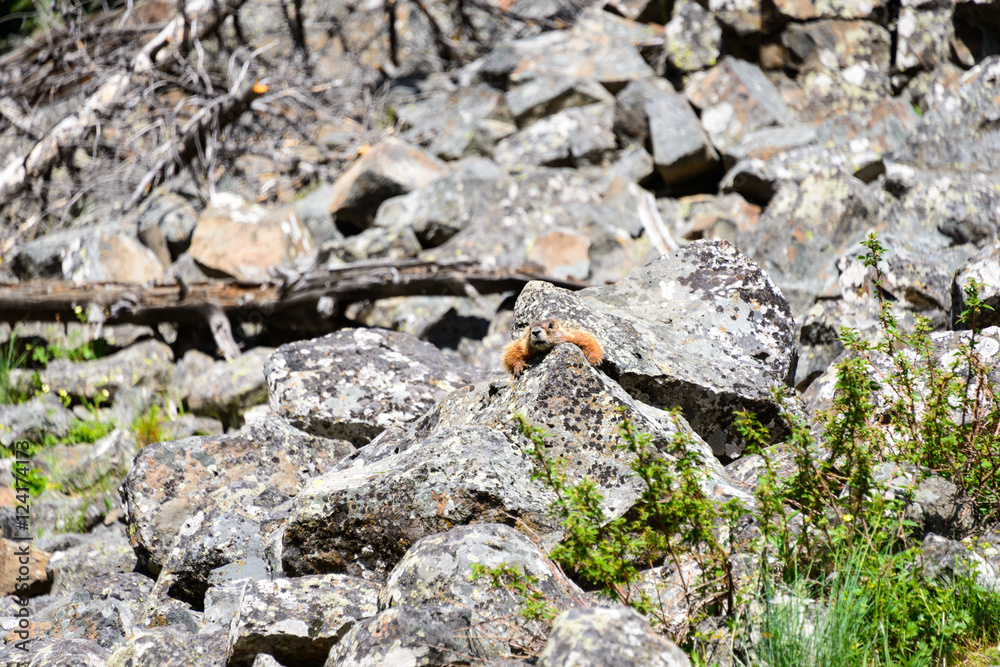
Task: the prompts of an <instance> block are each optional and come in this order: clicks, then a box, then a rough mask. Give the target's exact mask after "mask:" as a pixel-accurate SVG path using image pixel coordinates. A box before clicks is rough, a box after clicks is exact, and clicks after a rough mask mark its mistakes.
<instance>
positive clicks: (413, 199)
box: [374, 159, 516, 248]
mask: <svg viewBox="0 0 1000 667" xmlns="http://www.w3.org/2000/svg"><path fill="white" fill-rule="evenodd" d="M462 166H463V168H462V169H461V170H460V171H457V172H456V173H452V174H448V175H446V176H442V177H441V178H439V179H438V180H436V181H434V182H433V183H431V184H430V185H428V186H427V187H424V188H420V189H419V190H415V191H413V192H411V193H410V194H408V195H404V196H402V197H394V198H392V199H389V200H386V201H385V202H384V203H383V204H382V205H381V206H379V209H378V212H377V213H376V214H375V222H374V225H375V226H376V227H395V226H399V225H401V226H406V227H409V228H411V229H412V230H413V232H414V233H415V234H416V237H417V239H419V241H420V244H422V245H423V246H424V247H425V248H432V247H435V246H439V245H441V244H442V243H444V242H445V241H447V240H448V239H450V238H451V237H452V236H454V235H455V234H457V233H458V232H460V231H462V230H463V229H465V228H466V227H468V226H470V225H471V224H473V223H474V222H479V221H481V220H482V219H483V218H484V217H486V215H487V214H488V213H489V212H490V211H491V210H495V209H497V208H503V207H505V206H508V205H510V203H511V202H510V200H511V196H510V194H509V193H510V192H511V190H512V189H513V190H515V191H516V188H515V186H514V184H513V182H512V181H511V180H510V179H509V178H507V177H506V176H505V175H504V173H503V171H501V170H500V169H499V168H498V167H497V166H496V165H495V164H494V163H493V162H491V161H489V160H485V159H477V160H466V161H465V162H464V163H462Z"/></svg>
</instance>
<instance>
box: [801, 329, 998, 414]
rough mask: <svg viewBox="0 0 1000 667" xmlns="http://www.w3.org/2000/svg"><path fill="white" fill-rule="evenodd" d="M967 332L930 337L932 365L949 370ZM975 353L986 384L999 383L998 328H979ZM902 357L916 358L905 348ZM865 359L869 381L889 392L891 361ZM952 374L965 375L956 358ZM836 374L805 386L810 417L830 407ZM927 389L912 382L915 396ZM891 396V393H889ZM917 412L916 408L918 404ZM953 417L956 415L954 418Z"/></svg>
mask: <svg viewBox="0 0 1000 667" xmlns="http://www.w3.org/2000/svg"><path fill="white" fill-rule="evenodd" d="M970 336H971V334H970V332H968V331H940V332H936V333H931V334H930V342H931V346H932V350H931V358H932V359H934V360H935V362H936V363H940V364H942V365H943V366H944V367H946V368H947V367H949V364H951V363H952V362H954V361H956V358H957V357H958V354H959V348H960V346H961V345H963V344H965V345H968V342H969V340H970ZM976 341H977V342H976V354H977V355H979V358H980V360H981V361H982V363H983V364H985V367H986V369H987V378H986V379H987V381H989V382H991V383H994V384H996V383H997V382H1000V327H989V328H986V329H983V330H982V331H980V332H978V333H977V334H976ZM904 354H905V356H906V358H907V359H908V360H909V361H910V362H911V363H914V362H916V360H917V355H916V353H915V351H914V350H912V349H908V350H905V351H904ZM869 359H870V361H871V363H872V364H874V368H869V369H868V374H869V377H870V378H871V380H872V382H874V383H876V384H877V385H879V386H880V387H881V388H882V389H883V391H884V392H891V390H890V389H889V387H888V386H887V385H886V378H887V377H888V376H889V374H890V373H891V372H892V361H891V360H890V359H889V358H888V357H886V355H884V354H882V353H875V352H873V353H871V354H870V355H869ZM957 360H958V361H959V363H958V365H957V367H956V369H955V372H957V373H958V374H959V375H960V376H962V374H964V373H966V372H967V369H968V364H966V363H965V362H962V361H961V359H960V358H958V359H957ZM836 383H837V374H836V372H835V369H833V368H830V369H828V370H827V372H826V373H824V374H823V375H822V376H820V377H819V378H817V379H816V381H815V382H813V383H812V384H810V385H809V388H808V389H806V391H805V392H804V393H803V394H802V401H803V403H804V404H805V407H806V409H807V410H808V411H809V412H810V413H813V414H817V413H819V412H820V411H823V410H829V409H830V407H831V406H832V405H833V398H834V394H835V391H836ZM976 386H977V383H976V382H975V381H974V382H972V385H971V387H970V388H969V391H970V392H973V391H975V390H976ZM926 390H927V387H926V386H923V385H922V384H921V383H916V384H915V385H914V387H913V391H915V392H916V394H917V395H918V396H923V395H925V394H924V392H926ZM889 395H893V394H891V393H890V394H889ZM886 398H887V397H886V396H885V395H883V396H882V397H881V398H880V399H879V400H877V401H876V407H878V406H879V405H882V404H883V403H884V402H885V400H886ZM918 409H922V408H921V407H920V404H919V401H918ZM956 418H957V416H956Z"/></svg>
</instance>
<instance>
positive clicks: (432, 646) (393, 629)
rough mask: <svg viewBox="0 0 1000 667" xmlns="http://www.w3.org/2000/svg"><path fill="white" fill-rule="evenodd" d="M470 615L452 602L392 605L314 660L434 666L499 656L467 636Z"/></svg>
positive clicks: (334, 666) (327, 665)
mask: <svg viewBox="0 0 1000 667" xmlns="http://www.w3.org/2000/svg"><path fill="white" fill-rule="evenodd" d="M471 616H472V612H470V611H469V610H468V609H462V608H461V607H455V606H452V605H424V606H421V607H393V608H392V609H387V610H385V611H383V612H381V613H379V614H378V615H376V616H373V617H371V618H368V619H365V620H362V621H360V622H359V623H358V624H357V625H355V626H354V627H352V628H351V629H350V630H349V631H348V632H347V634H345V635H344V638H343V639H341V640H340V642H339V643H338V644H337V645H336V646H334V647H333V650H331V651H330V656H329V657H328V658H327V660H326V662H324V663H319V664H321V665H323V667H365V666H367V665H407V666H408V667H409V666H411V665H412V666H413V667H437V666H440V665H454V664H462V663H466V664H468V661H469V659H470V658H472V659H481V660H490V659H492V658H497V657H499V655H498V654H497V653H495V652H491V651H490V650H489V649H488V648H486V647H483V646H482V645H481V644H479V643H478V642H475V641H474V640H472V639H470V637H469V628H470V625H471V623H472V620H471Z"/></svg>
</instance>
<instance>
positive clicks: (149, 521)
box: [120, 419, 351, 575]
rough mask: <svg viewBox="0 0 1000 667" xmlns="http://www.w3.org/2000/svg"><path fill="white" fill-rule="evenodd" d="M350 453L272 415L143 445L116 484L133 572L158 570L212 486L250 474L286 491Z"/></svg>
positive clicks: (342, 445)
mask: <svg viewBox="0 0 1000 667" xmlns="http://www.w3.org/2000/svg"><path fill="white" fill-rule="evenodd" d="M350 451H351V447H350V446H349V445H348V444H347V443H344V442H342V441H331V440H325V439H323V438H316V437H313V436H310V435H308V434H306V433H303V432H302V431H298V430H296V429H294V428H292V427H291V426H289V425H288V424H286V423H285V422H283V421H281V420H277V419H271V420H265V421H259V422H254V423H252V424H248V425H246V426H244V427H243V428H242V429H240V430H239V431H237V432H235V433H228V434H226V435H221V436H204V437H193V438H186V439H184V440H177V441H174V442H160V443H156V444H153V445H149V446H147V447H146V448H144V449H143V450H142V451H140V452H139V455H138V456H137V457H136V459H135V462H134V464H133V466H132V469H131V470H130V471H129V474H128V476H127V477H126V478H125V481H124V482H122V486H121V489H120V492H121V496H122V503H123V505H124V507H125V513H126V519H127V523H128V536H129V541H130V542H131V544H132V546H133V548H134V549H135V552H136V556H137V557H138V559H139V563H138V566H137V568H138V570H139V571H143V572H149V573H151V574H153V575H156V574H158V573H159V572H160V570H161V568H162V567H163V564H164V563H165V562H166V560H167V557H168V555H169V553H170V548H171V546H172V545H173V543H174V540H175V539H176V537H177V534H178V532H179V530H180V528H181V526H182V525H183V524H184V522H185V521H187V519H188V518H189V517H191V516H192V515H195V514H197V512H198V511H199V510H201V509H202V508H203V507H204V504H205V502H206V500H207V498H208V496H209V494H211V493H212V492H213V491H215V490H216V489H219V488H221V487H223V486H226V485H228V484H232V483H233V482H236V481H238V480H241V479H246V478H248V477H250V476H251V475H253V476H256V479H257V481H258V482H260V483H263V484H267V485H270V486H273V487H275V488H277V489H279V490H280V491H282V492H283V493H287V494H289V495H291V494H294V493H295V492H296V491H298V489H299V488H300V487H301V485H302V483H303V482H305V480H307V479H309V478H310V477H314V476H316V475H318V474H320V473H322V472H325V471H326V470H328V469H329V468H330V467H331V466H332V464H333V463H334V462H335V461H337V460H339V459H340V458H342V457H343V456H345V455H346V454H348V453H349V452H350Z"/></svg>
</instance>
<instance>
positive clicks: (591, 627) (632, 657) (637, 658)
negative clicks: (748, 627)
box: [538, 606, 691, 667]
mask: <svg viewBox="0 0 1000 667" xmlns="http://www.w3.org/2000/svg"><path fill="white" fill-rule="evenodd" d="M611 664H614V665H621V666H622V667H654V666H655V667H690V665H691V663H690V662H689V661H688V658H687V656H686V655H685V654H684V652H683V651H682V650H680V649H679V648H678V647H677V645H676V644H674V643H673V642H671V641H668V640H667V639H666V638H664V637H663V636H662V635H659V634H657V633H655V632H653V629H652V628H651V627H650V626H649V621H647V620H646V619H645V618H644V617H642V616H640V615H639V614H638V613H637V612H635V611H634V610H633V609H632V608H631V607H625V606H617V607H610V608H600V607H592V608H589V609H586V608H585V609H570V610H569V611H566V612H563V613H562V614H560V615H559V616H557V617H556V620H555V621H553V623H552V634H550V635H549V640H548V641H547V642H546V644H545V648H544V649H543V650H542V654H541V655H540V656H538V665H539V667H570V666H571V665H572V666H573V667H601V666H602V665H611Z"/></svg>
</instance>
